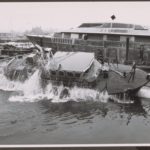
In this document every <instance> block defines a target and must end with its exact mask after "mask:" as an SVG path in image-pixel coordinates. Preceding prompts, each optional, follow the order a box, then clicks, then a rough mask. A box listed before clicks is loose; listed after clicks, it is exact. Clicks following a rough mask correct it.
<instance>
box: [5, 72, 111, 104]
mask: <svg viewBox="0 0 150 150" xmlns="http://www.w3.org/2000/svg"><path fill="white" fill-rule="evenodd" d="M11 82H12V81H9V82H8V83H9V84H10V83H11ZM12 83H13V87H14V88H11V90H12V89H14V90H21V91H22V94H21V95H17V96H12V97H10V98H9V101H12V102H15V101H18V102H35V101H39V100H43V99H44V100H45V99H46V100H51V102H53V103H58V102H67V101H70V100H73V101H77V102H78V101H88V100H92V101H101V102H105V103H106V102H107V101H108V99H109V95H108V93H107V91H104V92H102V93H99V92H98V91H96V90H93V89H86V88H79V87H73V88H66V87H63V86H55V87H54V86H53V85H52V84H51V83H48V85H47V86H46V88H44V89H43V88H42V87H41V84H40V72H39V70H37V71H36V72H35V73H34V74H33V75H32V76H31V77H30V78H29V79H28V80H26V81H25V82H24V83H17V82H12ZM16 87H18V88H16ZM65 89H66V90H67V91H68V93H69V94H68V95H65V96H62V97H61V95H63V94H62V92H63V90H65Z"/></svg>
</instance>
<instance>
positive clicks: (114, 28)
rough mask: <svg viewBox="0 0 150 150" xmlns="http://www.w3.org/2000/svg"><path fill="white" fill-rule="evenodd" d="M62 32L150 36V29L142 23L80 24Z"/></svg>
mask: <svg viewBox="0 0 150 150" xmlns="http://www.w3.org/2000/svg"><path fill="white" fill-rule="evenodd" d="M93 24H94V23H93ZM62 33H91V34H92V33H93V34H113V35H114V34H116V35H137V36H150V30H149V29H148V28H145V27H144V26H141V25H136V24H125V23H116V22H114V23H103V24H102V25H100V26H92V25H91V26H90V27H87V26H82V25H81V27H80V26H79V27H78V28H72V29H68V30H64V31H62Z"/></svg>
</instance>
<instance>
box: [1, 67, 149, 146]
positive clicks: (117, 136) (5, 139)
mask: <svg viewBox="0 0 150 150" xmlns="http://www.w3.org/2000/svg"><path fill="white" fill-rule="evenodd" d="M1 68H3V66H1ZM39 74H40V72H39V70H37V71H36V72H35V73H34V74H33V75H32V76H31V77H30V78H29V79H28V80H26V81H25V82H24V83H21V82H15V81H9V80H7V79H6V78H5V76H4V75H3V71H2V69H1V70H0V78H1V80H0V144H7V145H9V144H121V143H138V144H139V143H149V142H150V130H149V129H150V100H149V99H136V102H135V103H133V102H131V101H130V100H124V102H123V101H121V100H120V101H119V100H118V99H115V100H113V101H112V100H111V99H110V98H111V97H110V96H109V95H108V93H107V92H106V91H104V92H103V93H99V92H98V91H95V90H92V89H83V88H77V87H74V88H71V89H69V88H68V89H67V91H69V94H62V91H63V90H64V89H65V88H64V87H63V86H59V87H53V86H52V84H51V83H48V84H47V86H46V87H45V88H42V87H41V80H40V75H39Z"/></svg>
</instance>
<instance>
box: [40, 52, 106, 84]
mask: <svg viewBox="0 0 150 150" xmlns="http://www.w3.org/2000/svg"><path fill="white" fill-rule="evenodd" d="M101 66H102V65H101V64H100V63H99V62H98V61H97V60H96V59H95V57H94V53H86V52H61V51H57V52H56V53H55V54H54V55H53V57H52V58H50V59H49V62H48V63H47V64H46V66H45V67H42V74H41V77H42V79H44V80H51V82H52V83H53V84H63V85H64V86H69V87H72V86H75V85H76V86H82V87H94V86H95V85H96V83H97V80H98V77H99V74H100V70H101ZM105 68H106V67H105ZM105 70H106V69H105Z"/></svg>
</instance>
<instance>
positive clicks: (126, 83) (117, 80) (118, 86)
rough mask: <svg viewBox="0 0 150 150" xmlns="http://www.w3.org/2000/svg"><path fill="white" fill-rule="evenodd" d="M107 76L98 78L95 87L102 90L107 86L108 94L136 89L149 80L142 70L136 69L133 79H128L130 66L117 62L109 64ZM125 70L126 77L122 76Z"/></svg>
mask: <svg viewBox="0 0 150 150" xmlns="http://www.w3.org/2000/svg"><path fill="white" fill-rule="evenodd" d="M109 66H110V71H109V77H108V78H106V79H104V78H100V79H99V81H98V82H99V83H98V85H97V89H98V90H100V91H102V90H104V89H105V88H107V91H108V93H109V94H115V93H123V92H125V91H127V90H129V89H130V90H136V89H138V88H140V87H142V86H143V85H145V84H146V83H148V82H149V81H148V80H147V79H146V77H147V73H146V72H145V71H143V70H140V69H138V68H137V69H136V71H135V77H134V80H132V79H130V80H129V78H130V76H131V73H130V71H131V69H132V68H131V66H128V65H122V64H119V65H118V66H117V64H110V65H109ZM123 72H126V77H124V76H123Z"/></svg>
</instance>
